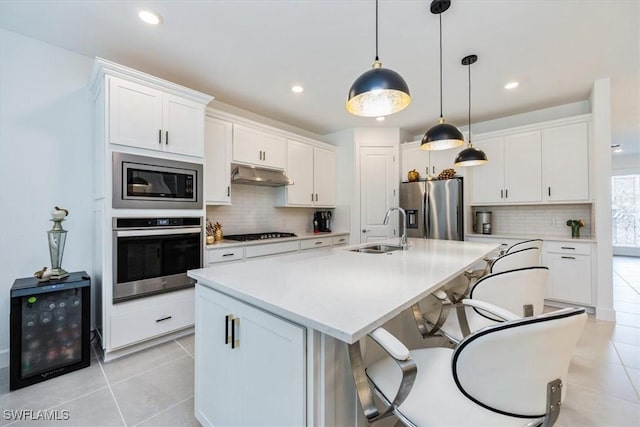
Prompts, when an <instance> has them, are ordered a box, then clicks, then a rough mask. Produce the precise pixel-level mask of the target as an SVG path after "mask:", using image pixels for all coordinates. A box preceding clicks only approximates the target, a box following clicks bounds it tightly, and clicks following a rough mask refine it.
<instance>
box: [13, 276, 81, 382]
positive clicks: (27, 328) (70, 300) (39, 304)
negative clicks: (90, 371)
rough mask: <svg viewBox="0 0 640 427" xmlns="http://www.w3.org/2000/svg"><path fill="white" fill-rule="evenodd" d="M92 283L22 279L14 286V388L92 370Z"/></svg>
mask: <svg viewBox="0 0 640 427" xmlns="http://www.w3.org/2000/svg"><path fill="white" fill-rule="evenodd" d="M90 290H91V279H90V278H89V276H88V275H87V273H85V272H84V271H81V272H76V273H71V274H70V275H69V276H68V277H66V278H64V279H59V280H49V281H47V282H42V283H40V282H38V279H37V278H35V277H28V278H24V279H17V280H16V281H15V282H14V284H13V287H12V288H11V333H10V352H11V353H10V388H11V390H15V389H18V388H21V387H25V386H28V385H31V384H34V383H37V382H40V381H44V380H47V379H49V378H54V377H57V376H60V375H63V374H66V373H68V372H71V371H75V370H77V369H81V368H85V367H87V366H89V361H90V348H89V340H90V339H89V327H90V325H89V322H90V320H89V319H90Z"/></svg>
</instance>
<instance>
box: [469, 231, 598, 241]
mask: <svg viewBox="0 0 640 427" xmlns="http://www.w3.org/2000/svg"><path fill="white" fill-rule="evenodd" d="M570 233H571V232H569V233H567V234H570ZM465 237H480V238H488V239H519V240H529V239H542V240H549V241H553V242H583V243H597V240H596V239H595V238H594V237H578V238H575V237H571V236H570V235H567V236H556V235H540V234H526V233H522V234H520V233H518V234H477V233H468V234H465Z"/></svg>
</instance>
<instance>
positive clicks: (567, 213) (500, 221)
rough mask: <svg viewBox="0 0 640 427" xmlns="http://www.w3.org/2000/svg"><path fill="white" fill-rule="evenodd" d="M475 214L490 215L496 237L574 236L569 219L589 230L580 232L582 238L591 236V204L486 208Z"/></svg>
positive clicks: (584, 229)
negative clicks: (526, 235)
mask: <svg viewBox="0 0 640 427" xmlns="http://www.w3.org/2000/svg"><path fill="white" fill-rule="evenodd" d="M475 211H491V212H492V214H491V221H492V224H491V229H492V233H493V234H522V233H523V232H526V233H527V234H538V235H540V236H562V235H567V236H571V228H570V227H569V226H567V220H569V219H582V220H584V221H585V222H586V226H585V227H583V228H581V229H580V235H581V236H583V237H591V236H592V224H591V204H575V205H542V206H535V205H530V206H490V207H488V206H483V207H476V208H473V210H472V215H474V216H475Z"/></svg>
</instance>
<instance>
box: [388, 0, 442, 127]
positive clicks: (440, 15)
mask: <svg viewBox="0 0 640 427" xmlns="http://www.w3.org/2000/svg"><path fill="white" fill-rule="evenodd" d="M376 1H377V0H376ZM438 17H440V119H442V13H440V14H439V15H438Z"/></svg>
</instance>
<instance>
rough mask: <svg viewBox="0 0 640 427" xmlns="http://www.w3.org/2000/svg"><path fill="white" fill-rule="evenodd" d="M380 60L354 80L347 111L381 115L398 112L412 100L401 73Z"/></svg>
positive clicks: (375, 115)
mask: <svg viewBox="0 0 640 427" xmlns="http://www.w3.org/2000/svg"><path fill="white" fill-rule="evenodd" d="M377 64H380V63H379V62H376V63H374V65H373V68H372V69H371V70H369V71H367V72H365V73H363V74H362V75H361V76H360V77H358V78H357V79H356V81H355V82H353V85H351V89H350V90H349V98H348V100H347V111H349V112H350V113H351V114H355V115H356V116H362V117H379V116H387V115H389V114H393V113H397V112H398V111H400V110H403V109H405V108H406V107H407V106H408V105H409V103H410V102H411V96H410V95H409V87H408V86H407V83H406V82H405V81H404V79H403V78H402V76H400V74H398V73H396V72H395V71H393V70H390V69H388V68H382V66H381V65H382V64H380V66H377Z"/></svg>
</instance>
